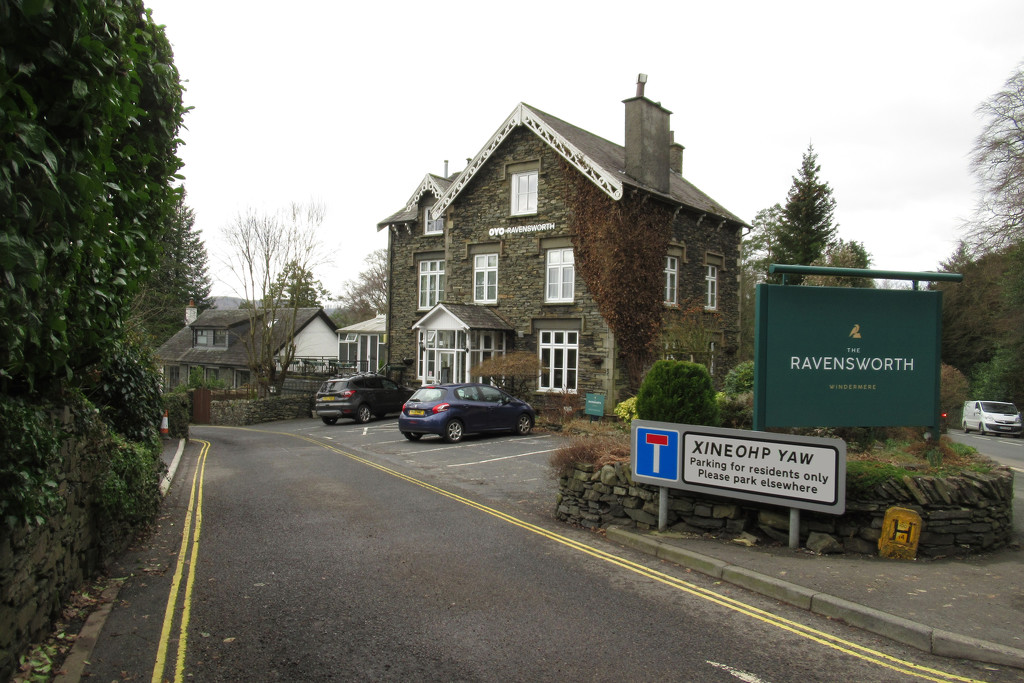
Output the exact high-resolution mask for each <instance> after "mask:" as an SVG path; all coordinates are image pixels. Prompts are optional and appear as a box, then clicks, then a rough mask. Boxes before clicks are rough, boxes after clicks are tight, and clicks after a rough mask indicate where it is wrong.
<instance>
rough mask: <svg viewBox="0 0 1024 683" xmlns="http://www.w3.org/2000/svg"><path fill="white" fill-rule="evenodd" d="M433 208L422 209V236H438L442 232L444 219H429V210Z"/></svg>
mask: <svg viewBox="0 0 1024 683" xmlns="http://www.w3.org/2000/svg"><path fill="white" fill-rule="evenodd" d="M431 208H433V207H430V206H424V207H423V234H425V235H440V234H441V233H443V232H444V217H441V218H437V219H433V218H431V217H430V209H431Z"/></svg>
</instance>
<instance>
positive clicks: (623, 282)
mask: <svg viewBox="0 0 1024 683" xmlns="http://www.w3.org/2000/svg"><path fill="white" fill-rule="evenodd" d="M561 165H562V172H563V174H564V175H565V177H566V178H567V182H568V189H567V192H566V195H567V196H566V205H567V207H568V208H569V227H570V230H571V232H572V233H573V237H572V243H573V250H574V254H575V258H576V270H577V272H578V273H579V274H580V277H581V278H583V281H584V282H585V283H586V285H587V289H589V290H590V293H591V295H593V297H594V300H595V302H596V303H597V307H598V310H599V311H600V313H601V315H602V316H603V317H604V319H605V321H606V322H607V323H608V326H609V327H610V328H611V330H612V332H614V333H615V339H616V341H617V343H618V347H619V352H620V356H621V357H622V358H623V361H624V363H625V367H626V372H627V374H628V378H629V385H630V389H631V390H632V391H636V390H637V389H638V388H639V386H640V383H641V382H642V381H643V377H644V374H645V373H646V371H647V369H648V368H649V367H650V365H651V363H652V362H653V360H654V358H655V355H654V354H655V347H656V345H657V340H658V338H659V334H660V332H661V324H662V310H663V308H664V305H663V303H662V301H663V299H664V273H663V268H664V259H665V254H666V253H667V251H668V242H669V238H670V236H671V233H672V220H673V217H674V209H673V207H671V206H669V205H668V204H665V203H663V202H660V201H658V200H657V199H655V198H653V197H651V196H650V195H648V194H646V193H640V192H632V191H630V190H628V189H627V190H626V192H625V193H624V195H623V197H622V199H620V200H619V201H615V200H613V199H611V198H610V197H609V196H608V195H606V194H605V193H604V192H602V191H601V190H600V189H599V188H598V187H597V186H596V185H594V184H593V183H591V182H590V181H589V180H587V179H586V178H585V177H584V176H583V175H582V174H580V173H579V172H578V171H576V169H574V168H572V167H570V166H569V165H568V163H566V162H565V161H564V160H563V161H561Z"/></svg>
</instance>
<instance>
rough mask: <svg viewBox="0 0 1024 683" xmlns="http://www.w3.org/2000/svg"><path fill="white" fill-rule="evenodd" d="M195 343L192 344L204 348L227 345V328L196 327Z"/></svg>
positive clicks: (224, 347)
mask: <svg viewBox="0 0 1024 683" xmlns="http://www.w3.org/2000/svg"><path fill="white" fill-rule="evenodd" d="M194 334H195V337H194V339H195V343H194V344H193V346H196V347H205V348H215V347H219V348H223V349H226V348H227V347H228V331H227V330H211V329H198V330H196V331H195V333H194Z"/></svg>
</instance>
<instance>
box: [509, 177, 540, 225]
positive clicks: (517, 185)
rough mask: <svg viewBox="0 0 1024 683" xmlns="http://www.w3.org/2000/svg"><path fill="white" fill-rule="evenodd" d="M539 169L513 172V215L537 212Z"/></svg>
mask: <svg viewBox="0 0 1024 683" xmlns="http://www.w3.org/2000/svg"><path fill="white" fill-rule="evenodd" d="M537 175H538V174H537V171H525V172H523V173H513V174H512V215H513V216H521V215H524V214H530V213H537Z"/></svg>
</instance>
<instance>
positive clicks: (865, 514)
mask: <svg viewBox="0 0 1024 683" xmlns="http://www.w3.org/2000/svg"><path fill="white" fill-rule="evenodd" d="M668 492H669V500H668V526H669V527H670V528H671V529H672V530H674V531H683V532H691V533H711V534H714V535H728V534H732V535H738V534H740V533H742V532H750V533H754V534H758V535H760V536H762V537H764V538H766V539H770V540H773V541H778V542H780V543H786V542H788V539H789V511H788V510H787V509H785V508H781V507H769V506H758V505H756V504H750V503H748V502H746V501H743V502H742V503H741V502H738V501H735V500H728V499H725V498H715V497H709V496H705V497H701V496H696V495H693V494H689V493H687V492H684V491H679V490H677V489H668ZM659 495H660V494H659V488H658V487H655V486H649V485H646V484H640V483H636V482H634V481H633V480H632V476H631V472H630V465H629V463H628V462H623V463H616V464H614V465H605V466H603V467H594V466H593V465H589V464H577V465H576V466H575V468H574V469H573V471H572V473H571V474H570V475H568V476H564V477H562V478H561V479H560V480H559V493H558V500H557V512H556V515H557V516H558V518H559V519H561V520H563V521H566V522H569V523H572V524H577V525H579V526H582V527H587V528H601V527H606V526H608V525H617V526H632V527H635V528H638V529H652V528H657V526H658V506H659V498H658V496H659ZM894 506H899V507H904V508H909V509H912V510H915V511H916V512H917V513H918V514H920V515H921V519H922V520H923V522H924V526H923V530H922V532H921V538H920V543H919V546H918V553H919V554H920V555H921V556H924V557H949V556H960V555H969V554H973V553H981V552H989V551H992V550H997V549H999V548H1002V547H1005V546H1006V545H1007V544H1009V543H1010V542H1011V540H1012V537H1013V471H1012V470H1010V469H1009V468H1008V467H994V468H993V469H992V470H991V471H990V472H988V473H986V474H980V473H976V472H965V473H963V474H962V475H959V476H955V477H946V478H939V477H929V476H905V477H903V478H902V479H893V480H889V481H887V482H885V483H883V484H881V485H879V486H876V487H875V488H874V489H873V490H872V491H870V493H869V494H867V495H865V496H863V497H862V498H859V499H856V500H851V499H849V497H848V498H847V501H846V513H845V514H843V515H826V514H820V513H813V512H808V511H801V514H800V538H801V542H803V543H807V542H808V541H809V539H812V537H813V540H814V542H815V544H818V543H821V545H820V546H818V547H820V548H822V549H823V550H822V551H823V552H825V551H830V552H852V553H869V554H874V553H877V550H878V540H879V538H880V536H881V532H882V521H883V519H884V517H885V512H886V510H888V509H889V508H891V507H894ZM823 537H830V539H831V540H830V541H829V540H827V539H825V538H823Z"/></svg>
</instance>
